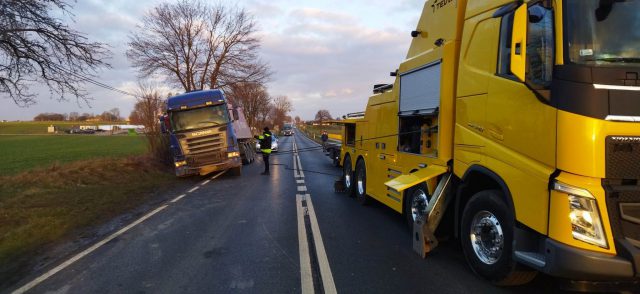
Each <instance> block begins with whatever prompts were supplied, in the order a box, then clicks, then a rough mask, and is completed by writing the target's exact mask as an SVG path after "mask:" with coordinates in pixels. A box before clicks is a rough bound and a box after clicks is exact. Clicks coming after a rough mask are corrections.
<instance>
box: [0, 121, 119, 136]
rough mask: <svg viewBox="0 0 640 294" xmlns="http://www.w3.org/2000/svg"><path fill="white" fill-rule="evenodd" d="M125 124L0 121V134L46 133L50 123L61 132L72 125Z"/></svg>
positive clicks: (109, 123) (106, 123) (110, 123)
mask: <svg viewBox="0 0 640 294" xmlns="http://www.w3.org/2000/svg"><path fill="white" fill-rule="evenodd" d="M114 124H126V122H82V121H21V122H0V134H12V135H15V134H22V135H24V134H47V131H48V129H47V128H48V127H49V126H50V125H54V126H57V127H58V128H60V131H61V132H62V131H63V130H65V129H70V128H71V127H73V126H97V125H114Z"/></svg>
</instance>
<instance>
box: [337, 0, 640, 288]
mask: <svg viewBox="0 0 640 294" xmlns="http://www.w3.org/2000/svg"><path fill="white" fill-rule="evenodd" d="M638 11H640V1H613V0H547V1H507V0H486V1H470V0H453V1H451V0H429V1H426V3H425V5H424V7H423V10H422V16H421V19H420V21H419V23H418V25H417V28H416V29H415V30H414V31H412V32H411V36H412V38H413V39H412V43H411V46H410V48H409V52H408V54H407V57H406V59H405V60H404V61H403V62H402V63H401V64H400V65H399V67H398V69H397V70H396V71H393V72H392V76H394V77H395V78H394V79H395V81H394V83H393V84H389V85H380V86H377V87H375V89H374V94H373V96H371V97H370V98H369V102H368V104H367V106H366V110H365V111H364V113H362V114H361V115H359V116H354V117H351V118H347V119H345V120H344V121H343V124H344V125H345V128H344V134H343V144H342V149H341V156H340V159H341V165H342V167H343V174H344V176H343V181H344V184H345V185H347V188H348V189H349V191H350V192H351V193H352V194H355V197H356V198H357V200H358V201H359V202H360V203H362V204H365V203H367V202H370V201H372V200H373V199H375V200H377V201H379V202H381V203H383V204H385V205H387V206H388V207H390V208H391V209H393V210H395V211H397V212H398V213H402V214H404V216H405V217H406V221H407V223H408V224H409V226H410V227H412V228H413V231H414V233H415V234H414V235H415V236H419V235H421V236H423V237H424V240H427V241H428V242H424V243H423V244H422V245H423V249H425V251H427V252H428V251H429V250H432V249H433V248H434V247H435V246H436V245H437V238H434V237H433V233H434V232H435V230H436V229H438V228H442V227H443V225H445V224H446V225H447V226H449V227H451V228H452V231H453V234H454V236H457V237H458V238H459V240H460V243H461V245H462V246H461V247H462V251H463V252H464V255H465V257H466V260H467V262H468V264H469V265H470V267H471V268H472V269H473V271H474V272H475V273H477V274H479V275H480V276H482V277H484V278H486V279H487V280H489V281H491V282H493V283H496V284H500V285H513V284H522V283H526V282H528V281H530V280H531V279H532V278H533V277H534V276H535V274H536V272H543V273H546V274H549V275H551V276H555V277H559V278H562V280H568V281H571V283H569V284H567V285H570V286H573V287H575V288H577V289H580V290H583V289H587V288H592V289H596V290H609V289H608V288H607V287H614V288H626V289H627V290H630V291H637V290H638V289H640V163H639V162H640V55H639V54H640V50H639V49H640V47H639V45H638V44H640V35H639V34H637V30H634V29H630V27H629V26H630V24H638V23H640V14H639V13H638ZM443 215H444V217H443ZM416 224H421V225H420V228H418V229H416ZM414 245H415V244H414Z"/></svg>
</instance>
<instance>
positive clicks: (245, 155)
mask: <svg viewBox="0 0 640 294" xmlns="http://www.w3.org/2000/svg"><path fill="white" fill-rule="evenodd" d="M238 147H239V148H238V149H239V150H240V158H242V164H243V165H244V164H249V163H251V157H250V154H249V150H247V148H246V146H245V145H244V144H240V145H239V146H238Z"/></svg>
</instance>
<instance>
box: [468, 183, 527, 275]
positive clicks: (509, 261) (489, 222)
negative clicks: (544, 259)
mask: <svg viewBox="0 0 640 294" xmlns="http://www.w3.org/2000/svg"><path fill="white" fill-rule="evenodd" d="M501 195H502V192H501V191H499V190H485V191H480V192H478V193H476V194H475V195H473V197H471V200H469V202H467V205H466V206H465V208H464V212H463V214H462V221H461V228H460V234H461V238H460V239H461V242H462V250H463V252H464V255H465V258H466V259H467V262H468V263H469V265H470V267H471V269H472V270H473V271H474V272H475V273H476V274H478V275H480V276H482V277H483V278H485V279H487V280H489V281H491V282H492V283H494V284H496V285H502V286H508V285H522V284H526V283H528V282H530V281H531V280H533V278H535V276H536V274H537V272H535V271H521V270H516V262H515V260H514V259H513V235H514V225H515V220H514V216H513V214H512V213H511V211H510V210H509V208H508V207H507V205H506V204H505V203H504V201H503V200H502V197H501Z"/></svg>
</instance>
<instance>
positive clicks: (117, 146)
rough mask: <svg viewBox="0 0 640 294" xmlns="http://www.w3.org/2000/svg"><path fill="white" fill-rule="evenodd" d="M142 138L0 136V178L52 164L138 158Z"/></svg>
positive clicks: (143, 151)
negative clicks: (114, 158) (0, 176)
mask: <svg viewBox="0 0 640 294" xmlns="http://www.w3.org/2000/svg"><path fill="white" fill-rule="evenodd" d="M145 152H146V145H145V141H144V137H143V136H131V137H129V136H95V135H68V136H49V135H28V136H11V135H1V136H0V159H2V160H1V162H2V164H1V165H0V175H11V174H15V173H19V172H23V171H26V170H29V169H33V168H46V167H49V166H51V165H53V164H56V163H69V162H73V161H79V160H87V159H92V158H105V157H124V156H129V155H141V154H144V153H145Z"/></svg>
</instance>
